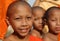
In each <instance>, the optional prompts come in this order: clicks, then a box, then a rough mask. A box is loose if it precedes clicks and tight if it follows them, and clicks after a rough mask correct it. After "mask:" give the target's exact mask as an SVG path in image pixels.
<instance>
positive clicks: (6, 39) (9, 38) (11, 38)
mask: <svg viewBox="0 0 60 41" xmlns="http://www.w3.org/2000/svg"><path fill="white" fill-rule="evenodd" d="M12 40H13V36H12V35H11V36H9V37H7V38H5V39H4V40H3V41H12Z"/></svg>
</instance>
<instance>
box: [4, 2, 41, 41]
mask: <svg viewBox="0 0 60 41" xmlns="http://www.w3.org/2000/svg"><path fill="white" fill-rule="evenodd" d="M32 16H33V15H32V9H31V7H30V5H29V4H28V3H26V2H25V1H15V2H13V3H12V4H11V5H10V6H9V7H8V11H7V20H8V22H9V24H10V25H11V26H12V28H13V29H14V33H13V34H12V35H10V36H9V37H7V38H5V40H4V41H42V40H41V39H39V38H36V37H33V36H31V35H30V33H29V32H30V30H31V27H32V23H33V17H32Z"/></svg>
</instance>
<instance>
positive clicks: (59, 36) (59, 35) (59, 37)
mask: <svg viewBox="0 0 60 41" xmlns="http://www.w3.org/2000/svg"><path fill="white" fill-rule="evenodd" d="M58 41H60V33H59V34H58Z"/></svg>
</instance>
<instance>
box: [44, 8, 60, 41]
mask: <svg viewBox="0 0 60 41" xmlns="http://www.w3.org/2000/svg"><path fill="white" fill-rule="evenodd" d="M43 19H44V20H45V21H46V24H47V25H48V28H49V32H48V33H47V34H46V35H45V36H44V41H58V33H60V8H58V7H51V8H49V9H48V10H47V11H46V13H45V15H44V17H43Z"/></svg>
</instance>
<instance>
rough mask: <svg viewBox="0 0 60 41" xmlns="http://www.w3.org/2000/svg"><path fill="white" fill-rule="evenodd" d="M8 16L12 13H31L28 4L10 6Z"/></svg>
mask: <svg viewBox="0 0 60 41" xmlns="http://www.w3.org/2000/svg"><path fill="white" fill-rule="evenodd" d="M9 13H10V16H13V15H31V14H32V12H31V8H30V7H29V6H27V5H26V6H25V5H24V6H23V5H17V6H15V7H12V8H11V10H10V11H9Z"/></svg>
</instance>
